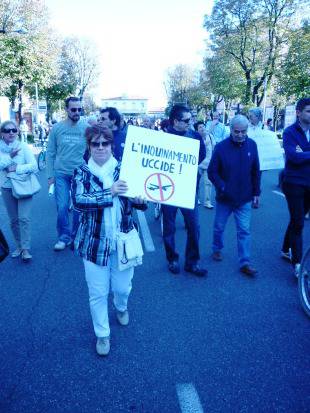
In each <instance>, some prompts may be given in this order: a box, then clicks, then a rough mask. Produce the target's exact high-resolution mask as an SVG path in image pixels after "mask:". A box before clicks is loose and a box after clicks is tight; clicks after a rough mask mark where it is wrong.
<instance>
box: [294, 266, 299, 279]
mask: <svg viewBox="0 0 310 413" xmlns="http://www.w3.org/2000/svg"><path fill="white" fill-rule="evenodd" d="M294 274H295V277H296V278H298V277H299V274H300V264H295V267H294Z"/></svg>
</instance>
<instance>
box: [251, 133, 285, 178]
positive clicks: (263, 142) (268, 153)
mask: <svg viewBox="0 0 310 413" xmlns="http://www.w3.org/2000/svg"><path fill="white" fill-rule="evenodd" d="M248 136H249V138H251V139H253V140H254V141H255V142H256V145H257V150H258V157H259V164H260V170H261V171H268V170H270V169H282V168H284V153H283V149H282V148H281V145H280V142H279V139H278V137H277V135H276V134H275V133H274V132H271V131H269V130H265V129H256V130H255V133H251V129H249V132H248Z"/></svg>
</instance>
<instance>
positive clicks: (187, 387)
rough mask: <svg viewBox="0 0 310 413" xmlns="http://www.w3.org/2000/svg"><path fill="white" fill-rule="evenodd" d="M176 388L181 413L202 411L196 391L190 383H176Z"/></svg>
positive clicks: (199, 412)
mask: <svg viewBox="0 0 310 413" xmlns="http://www.w3.org/2000/svg"><path fill="white" fill-rule="evenodd" d="M176 388H177V395H178V398H179V405H180V408H181V412H182V413H203V408H202V406H201V403H200V399H199V396H198V393H197V391H196V389H195V386H194V385H193V384H192V383H182V384H177V385H176Z"/></svg>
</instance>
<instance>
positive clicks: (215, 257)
mask: <svg viewBox="0 0 310 413" xmlns="http://www.w3.org/2000/svg"><path fill="white" fill-rule="evenodd" d="M211 257H212V259H213V260H214V261H223V255H222V253H221V251H214V253H213V254H212V255H211Z"/></svg>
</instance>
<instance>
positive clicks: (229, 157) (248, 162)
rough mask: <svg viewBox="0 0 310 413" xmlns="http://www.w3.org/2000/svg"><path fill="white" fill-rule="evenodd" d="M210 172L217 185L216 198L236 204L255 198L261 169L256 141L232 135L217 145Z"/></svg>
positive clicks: (210, 177)
mask: <svg viewBox="0 0 310 413" xmlns="http://www.w3.org/2000/svg"><path fill="white" fill-rule="evenodd" d="M208 176H209V179H210V181H211V182H212V183H213V184H214V186H215V189H216V200H217V201H218V202H222V203H225V204H229V205H231V206H233V207H239V206H241V205H244V204H246V203H247V202H250V201H252V199H253V197H254V196H258V195H259V194H260V171H259V159H258V152H257V146H256V143H255V142H254V141H253V140H252V139H250V138H246V139H245V141H244V142H242V143H236V142H234V141H233V140H232V138H231V137H229V138H226V139H224V140H223V141H222V142H219V143H218V144H217V145H216V146H215V149H214V152H213V155H212V158H211V161H210V164H209V167H208Z"/></svg>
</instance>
